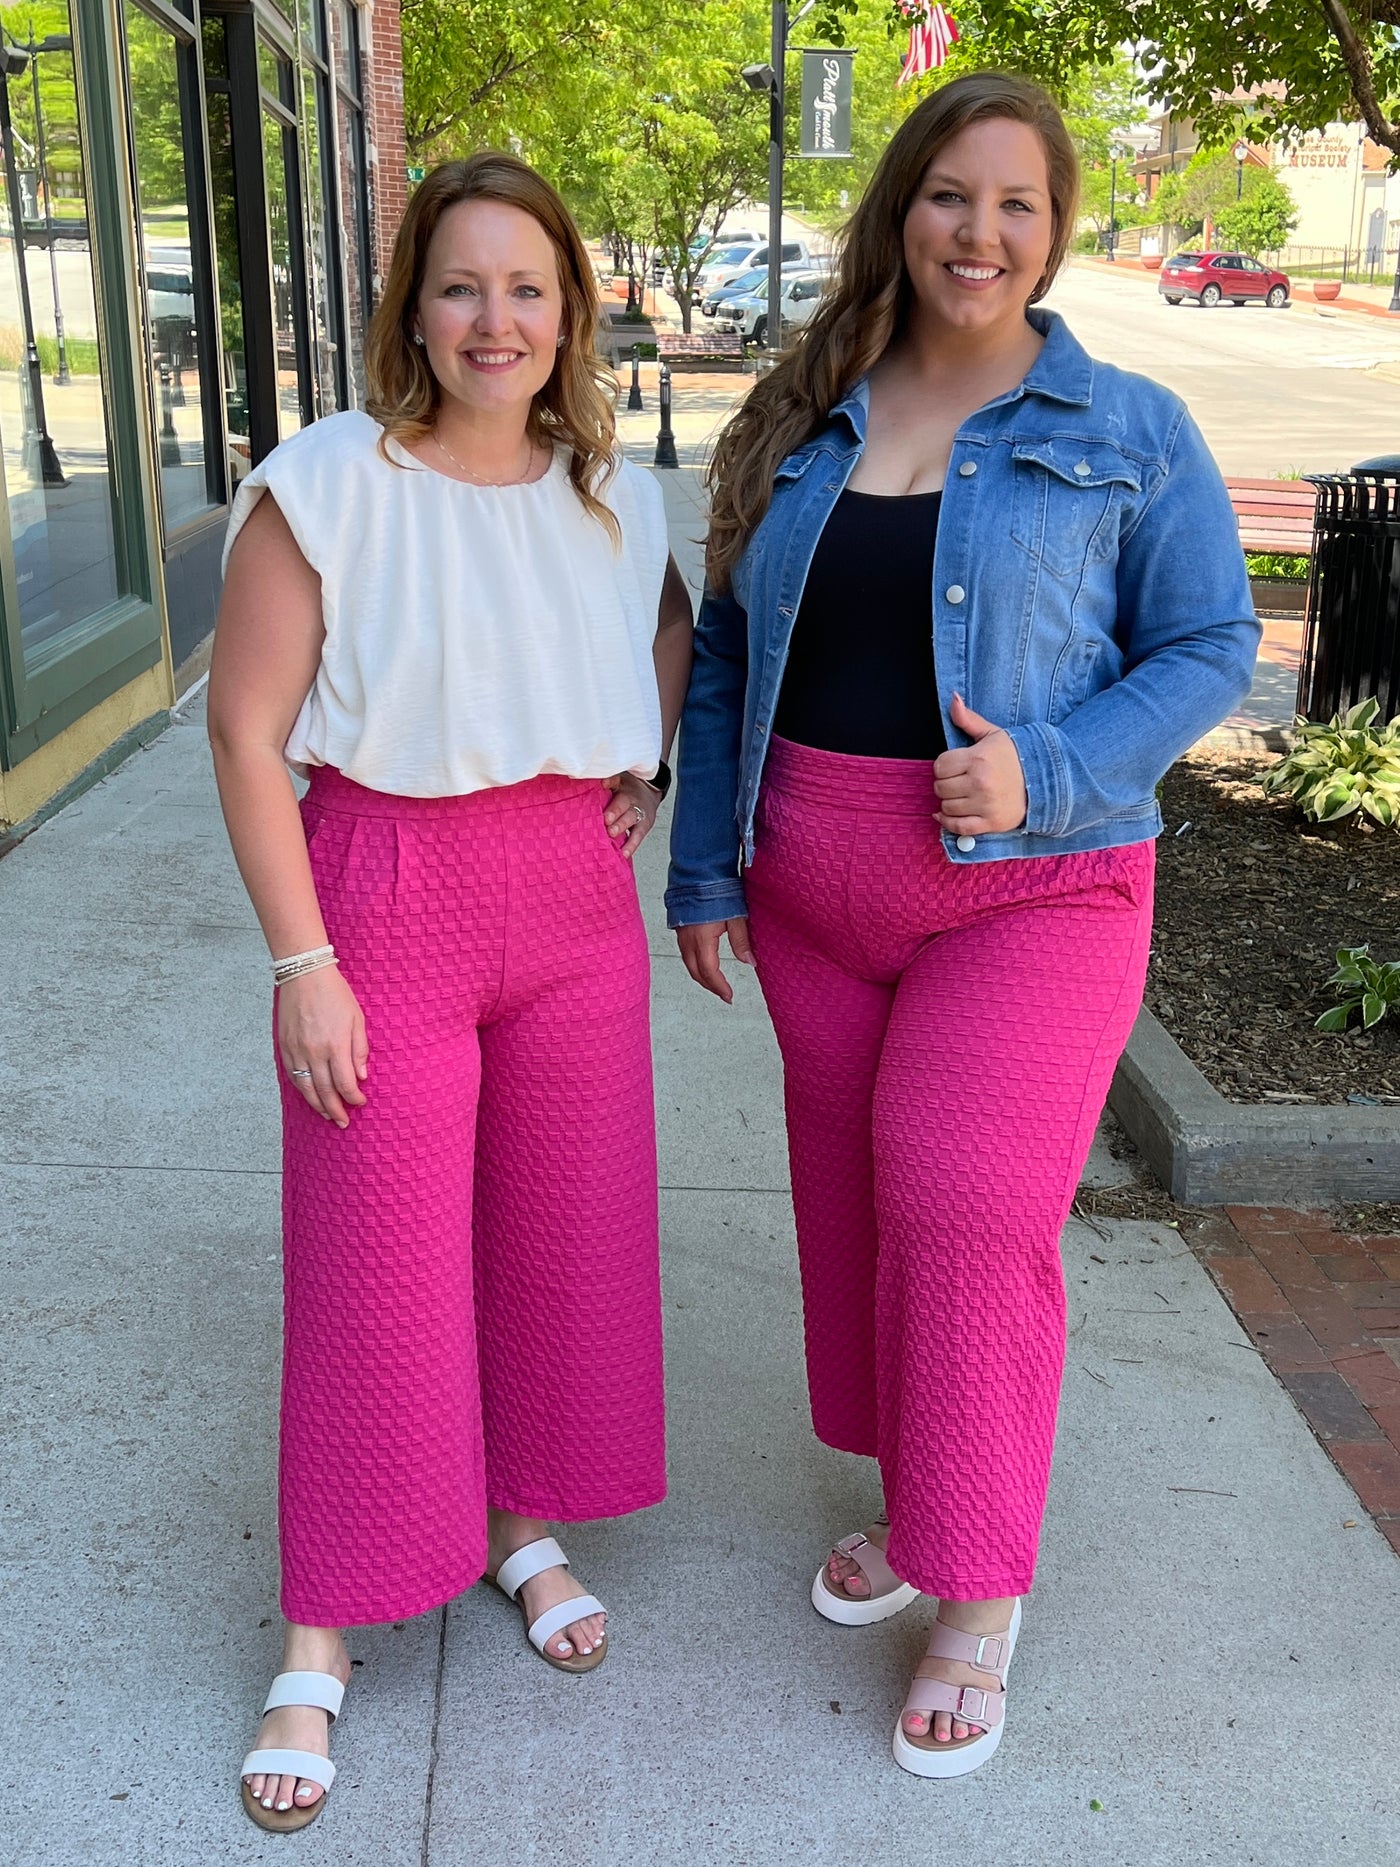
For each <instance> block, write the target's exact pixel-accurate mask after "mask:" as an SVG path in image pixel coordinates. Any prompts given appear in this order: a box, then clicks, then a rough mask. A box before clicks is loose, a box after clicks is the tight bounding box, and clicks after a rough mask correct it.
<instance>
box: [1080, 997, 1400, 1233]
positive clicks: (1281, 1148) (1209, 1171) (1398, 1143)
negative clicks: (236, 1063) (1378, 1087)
mask: <svg viewBox="0 0 1400 1867" xmlns="http://www.w3.org/2000/svg"><path fill="white" fill-rule="evenodd" d="M1108 1102H1109V1107H1110V1108H1111V1109H1112V1110H1113V1113H1114V1114H1115V1116H1116V1117H1117V1118H1118V1120H1119V1121H1120V1122H1121V1123H1122V1125H1123V1127H1124V1128H1125V1129H1126V1130H1127V1132H1128V1134H1129V1136H1130V1137H1131V1139H1132V1140H1133V1142H1134V1144H1135V1145H1136V1147H1137V1148H1138V1150H1139V1152H1140V1153H1141V1154H1142V1155H1143V1157H1144V1159H1145V1160H1146V1161H1147V1164H1148V1165H1149V1166H1150V1167H1151V1169H1152V1171H1153V1173H1154V1174H1156V1176H1157V1178H1158V1179H1159V1180H1160V1181H1161V1182H1162V1185H1163V1186H1164V1187H1166V1189H1167V1191H1168V1192H1169V1193H1170V1194H1171V1196H1172V1198H1173V1199H1176V1200H1179V1201H1180V1202H1181V1203H1182V1204H1183V1205H1186V1206H1226V1205H1237V1206H1255V1205H1263V1206H1270V1205H1278V1206H1288V1207H1293V1208H1297V1209H1308V1208H1314V1207H1318V1206H1327V1205H1333V1204H1337V1203H1340V1202H1347V1203H1357V1204H1360V1203H1362V1202H1365V1201H1367V1200H1392V1199H1400V1107H1390V1106H1379V1107H1376V1108H1369V1107H1360V1106H1356V1105H1353V1104H1347V1105H1331V1104H1328V1105H1309V1104H1294V1103H1280V1104H1279V1105H1278V1106H1277V1107H1274V1108H1268V1107H1260V1106H1259V1105H1258V1104H1257V1103H1254V1104H1243V1103H1238V1102H1229V1101H1227V1100H1226V1098H1225V1097H1224V1096H1222V1095H1221V1094H1220V1092H1219V1091H1218V1090H1217V1089H1214V1088H1212V1086H1211V1084H1210V1083H1208V1082H1207V1081H1206V1079H1205V1077H1204V1076H1203V1075H1202V1074H1201V1072H1200V1071H1199V1070H1198V1069H1197V1068H1196V1066H1195V1064H1194V1063H1192V1062H1191V1060H1190V1058H1189V1057H1187V1055H1186V1054H1185V1052H1184V1051H1183V1050H1182V1048H1181V1046H1180V1045H1179V1044H1178V1043H1177V1042H1176V1040H1175V1038H1173V1037H1172V1036H1171V1035H1170V1033H1169V1032H1168V1031H1166V1030H1165V1029H1164V1028H1163V1026H1162V1025H1161V1024H1160V1023H1159V1022H1158V1020H1157V1019H1156V1018H1155V1017H1154V1016H1153V1015H1152V1013H1151V1012H1150V1011H1149V1010H1148V1009H1147V1008H1146V1006H1144V1007H1143V1009H1142V1010H1141V1011H1140V1012H1139V1013H1138V1017H1137V1022H1136V1024H1135V1025H1134V1026H1133V1033H1132V1036H1131V1037H1130V1038H1129V1039H1128V1047H1127V1049H1126V1050H1125V1051H1124V1053H1123V1056H1122V1059H1121V1060H1120V1062H1119V1065H1118V1069H1117V1071H1116V1073H1115V1075H1114V1078H1113V1086H1112V1088H1111V1089H1110V1090H1109V1096H1108Z"/></svg>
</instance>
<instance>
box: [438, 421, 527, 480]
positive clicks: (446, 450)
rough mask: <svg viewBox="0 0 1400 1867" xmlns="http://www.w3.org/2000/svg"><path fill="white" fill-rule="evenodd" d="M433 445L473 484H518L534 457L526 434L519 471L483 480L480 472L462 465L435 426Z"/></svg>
mask: <svg viewBox="0 0 1400 1867" xmlns="http://www.w3.org/2000/svg"><path fill="white" fill-rule="evenodd" d="M433 445H434V446H435V447H436V448H437V449H438V452H439V453H441V454H445V455H446V457H447V458H448V459H449V460H450V461H451V462H452V464H453V466H454V467H455V468H456V469H457V471H458V473H464V474H465V475H466V476H467V478H468V479H469V480H470V481H471V483H472V485H473V486H519V485H520V483H521V481H522V480H523V479H524V478H525V475H526V474H527V473H528V472H529V471H530V462H531V460H532V459H533V458H534V453H535V450H534V446H533V444H532V443H531V440H530V437H529V435H528V434H527V435H526V437H525V464H524V466H523V467H522V468H521V469H520V471H519V473H516V474H513V475H512V476H511V478H510V479H508V480H483V479H482V477H481V475H480V474H478V473H473V472H472V470H471V468H470V467H466V466H463V464H462V462H461V461H460V460H458V458H457V456H456V455H455V454H454V453H453V452H452V449H451V448H450V447H449V446H448V445H447V443H446V442H445V441H444V440H443V438H442V436H441V435H440V434H439V433H438V431H437V429H436V428H434V429H433Z"/></svg>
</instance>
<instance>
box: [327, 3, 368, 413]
mask: <svg viewBox="0 0 1400 1867" xmlns="http://www.w3.org/2000/svg"><path fill="white" fill-rule="evenodd" d="M330 29H331V51H332V55H333V57H334V60H335V75H336V85H337V88H338V91H339V115H340V123H341V130H342V134H341V141H340V148H339V150H338V152H337V154H338V158H339V159H338V161H337V163H336V174H337V177H338V179H339V185H340V222H341V226H342V227H343V229H344V232H345V296H346V300H347V302H348V306H349V316H350V322H349V327H348V331H347V335H346V343H347V345H348V347H349V357H348V362H349V366H350V373H351V380H352V382H353V384H354V393H355V401H356V403H357V404H358V405H359V406H361V407H363V406H364V401H365V394H366V390H365V361H364V338H365V324H366V310H365V300H366V296H367V293H366V290H365V278H366V268H365V257H366V256H365V236H364V228H363V212H364V209H363V201H364V192H365V188H364V166H363V158H362V149H363V129H362V125H361V121H360V105H359V96H360V59H359V47H358V45H357V42H356V25H355V10H354V8H353V7H352V6H351V4H350V0H335V5H334V6H333V7H332V9H331V14H330Z"/></svg>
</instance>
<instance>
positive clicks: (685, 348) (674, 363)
mask: <svg viewBox="0 0 1400 1867" xmlns="http://www.w3.org/2000/svg"><path fill="white" fill-rule="evenodd" d="M656 354H657V356H658V358H659V359H660V360H661V362H663V363H666V364H669V365H670V367H671V368H672V369H673V370H674V369H685V370H707V369H709V370H723V369H737V370H741V369H743V368H744V361H745V359H744V340H743V339H742V338H741V337H740V336H739V334H738V333H737V332H736V331H691V332H690V334H689V335H688V336H687V334H686V333H685V332H684V331H658V332H657V334H656Z"/></svg>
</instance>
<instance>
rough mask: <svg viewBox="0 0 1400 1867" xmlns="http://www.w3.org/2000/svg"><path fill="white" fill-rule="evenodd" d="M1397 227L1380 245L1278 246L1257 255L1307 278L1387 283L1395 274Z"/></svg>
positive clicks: (1344, 281) (1281, 268)
mask: <svg viewBox="0 0 1400 1867" xmlns="http://www.w3.org/2000/svg"><path fill="white" fill-rule="evenodd" d="M1397 241H1400V229H1397V230H1396V231H1395V233H1394V234H1387V236H1386V242H1385V244H1384V246H1382V245H1381V244H1380V243H1379V242H1377V243H1376V244H1375V245H1373V246H1281V247H1279V249H1278V250H1277V252H1273V253H1260V254H1258V255H1257V257H1258V258H1259V259H1261V260H1262V261H1263V263H1264V264H1265V265H1266V266H1274V267H1276V268H1277V269H1278V271H1280V272H1288V273H1296V274H1298V276H1299V277H1306V278H1311V279H1340V280H1341V282H1342V284H1343V285H1347V284H1351V285H1389V284H1390V283H1391V281H1392V280H1393V279H1394V277H1395V261H1396V253H1397Z"/></svg>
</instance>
